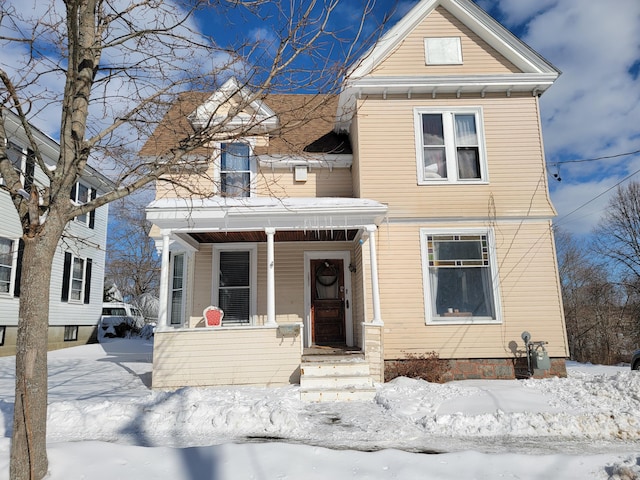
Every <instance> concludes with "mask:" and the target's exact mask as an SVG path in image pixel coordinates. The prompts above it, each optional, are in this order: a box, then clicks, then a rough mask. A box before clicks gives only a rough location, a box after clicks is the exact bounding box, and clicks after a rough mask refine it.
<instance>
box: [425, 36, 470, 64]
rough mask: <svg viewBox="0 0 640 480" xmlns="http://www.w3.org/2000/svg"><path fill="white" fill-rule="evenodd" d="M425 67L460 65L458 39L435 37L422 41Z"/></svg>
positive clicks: (460, 50) (460, 55) (460, 48)
mask: <svg viewBox="0 0 640 480" xmlns="http://www.w3.org/2000/svg"><path fill="white" fill-rule="evenodd" d="M424 54H425V62H426V64H427V65H462V45H461V43H460V37H436V38H425V39H424Z"/></svg>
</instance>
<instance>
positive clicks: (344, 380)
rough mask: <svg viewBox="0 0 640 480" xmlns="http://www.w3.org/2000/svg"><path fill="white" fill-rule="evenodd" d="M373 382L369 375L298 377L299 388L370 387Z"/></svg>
mask: <svg viewBox="0 0 640 480" xmlns="http://www.w3.org/2000/svg"><path fill="white" fill-rule="evenodd" d="M372 386H373V382H372V381H371V377H370V376H369V375H323V376H312V375H302V376H301V377H300V387H301V388H310V389H312V388H345V387H372Z"/></svg>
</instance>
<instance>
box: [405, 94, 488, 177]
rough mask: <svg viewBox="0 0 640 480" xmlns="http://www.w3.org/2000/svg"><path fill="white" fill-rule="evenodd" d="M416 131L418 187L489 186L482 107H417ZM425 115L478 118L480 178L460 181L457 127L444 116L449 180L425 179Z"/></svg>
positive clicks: (415, 115)
mask: <svg viewBox="0 0 640 480" xmlns="http://www.w3.org/2000/svg"><path fill="white" fill-rule="evenodd" d="M413 113H414V131H415V140H416V141H415V144H416V168H417V174H418V185H449V184H452V183H454V184H465V185H467V184H474V185H478V184H481V185H482V184H488V183H489V171H488V168H487V152H486V141H485V136H484V121H483V117H484V114H483V110H482V107H479V106H477V107H446V108H440V107H415V108H414V110H413ZM423 114H444V115H446V114H468V115H475V117H476V129H477V132H476V134H477V135H478V152H479V155H480V178H473V179H458V165H457V161H455V159H456V157H457V156H456V151H455V148H456V146H455V142H454V141H453V139H454V138H455V131H454V129H455V127H454V125H453V124H449V125H447V122H445V121H444V120H445V118H446V117H445V116H444V115H443V124H444V125H443V127H444V135H445V149H446V159H447V178H425V176H424V167H425V166H424V147H423V144H422V142H423V138H422V115H423Z"/></svg>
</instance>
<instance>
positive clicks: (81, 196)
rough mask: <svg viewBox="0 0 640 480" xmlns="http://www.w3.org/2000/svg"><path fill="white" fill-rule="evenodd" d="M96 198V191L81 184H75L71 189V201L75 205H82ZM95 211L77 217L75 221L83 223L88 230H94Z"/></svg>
mask: <svg viewBox="0 0 640 480" xmlns="http://www.w3.org/2000/svg"><path fill="white" fill-rule="evenodd" d="M95 198H96V190H95V188H93V187H90V186H88V185H86V184H84V183H82V182H78V183H76V184H75V185H74V186H73V188H72V189H71V201H72V202H74V203H75V204H76V205H83V204H85V203H87V202H88V201H89V200H93V199H95ZM95 215H96V212H95V210H92V211H91V212H89V213H88V214H87V213H83V214H81V215H78V216H77V217H76V218H75V220H76V221H77V222H80V223H84V224H85V225H87V226H88V227H89V228H94V225H95Z"/></svg>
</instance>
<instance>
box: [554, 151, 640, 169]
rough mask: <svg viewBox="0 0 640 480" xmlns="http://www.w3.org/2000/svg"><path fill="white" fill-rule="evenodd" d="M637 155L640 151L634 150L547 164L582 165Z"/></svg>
mask: <svg viewBox="0 0 640 480" xmlns="http://www.w3.org/2000/svg"><path fill="white" fill-rule="evenodd" d="M637 153H640V150H636V151H634V152H626V153H618V154H616V155H606V156H604V157H595V158H582V159H580V160H559V161H557V162H551V163H549V165H553V166H556V165H562V164H563V163H583V162H595V161H597V160H607V159H609V158H619V157H626V156H628V155H635V154H637Z"/></svg>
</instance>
